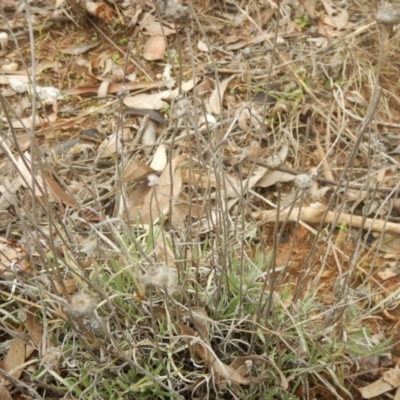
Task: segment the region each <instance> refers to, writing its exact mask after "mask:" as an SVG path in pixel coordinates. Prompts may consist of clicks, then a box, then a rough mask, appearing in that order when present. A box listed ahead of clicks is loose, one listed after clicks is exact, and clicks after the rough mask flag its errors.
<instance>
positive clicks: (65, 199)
mask: <svg viewBox="0 0 400 400" xmlns="http://www.w3.org/2000/svg"><path fill="white" fill-rule="evenodd" d="M43 177H44V179H45V181H46V183H47V187H48V188H49V189H50V193H51V194H52V195H53V197H54V198H55V199H56V200H57V201H59V202H60V203H62V204H66V205H68V206H70V207H72V208H76V207H77V206H78V205H77V203H76V201H75V199H74V198H73V197H71V196H70V195H69V194H68V193H67V192H66V191H65V190H64V188H63V187H62V186H61V185H60V184H59V183H58V182H57V181H56V180H55V179H54V177H53V175H52V173H51V172H50V171H48V170H46V171H43Z"/></svg>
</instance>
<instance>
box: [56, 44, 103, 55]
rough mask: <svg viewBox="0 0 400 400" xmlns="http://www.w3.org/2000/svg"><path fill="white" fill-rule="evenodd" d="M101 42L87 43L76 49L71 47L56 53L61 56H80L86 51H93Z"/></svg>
mask: <svg viewBox="0 0 400 400" xmlns="http://www.w3.org/2000/svg"><path fill="white" fill-rule="evenodd" d="M100 43H101V42H94V43H88V44H81V45H79V46H77V47H71V48H69V49H59V50H58V51H59V52H60V53H63V54H70V55H73V56H78V55H81V54H84V53H86V52H87V51H89V50H91V49H94V48H95V47H97V46H98V45H99V44H100Z"/></svg>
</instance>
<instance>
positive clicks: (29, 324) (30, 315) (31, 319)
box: [25, 307, 43, 348]
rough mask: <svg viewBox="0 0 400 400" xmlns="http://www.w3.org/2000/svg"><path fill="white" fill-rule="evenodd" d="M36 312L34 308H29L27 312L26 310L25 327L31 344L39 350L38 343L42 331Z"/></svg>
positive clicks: (40, 339)
mask: <svg viewBox="0 0 400 400" xmlns="http://www.w3.org/2000/svg"><path fill="white" fill-rule="evenodd" d="M36 311H37V309H36V308H35V307H29V308H28V310H26V321H25V326H26V329H27V330H28V333H29V336H30V337H31V340H32V343H33V344H34V346H35V347H36V348H39V346H40V342H41V341H42V336H43V329H42V324H41V323H40V321H39V319H38V318H37V316H36Z"/></svg>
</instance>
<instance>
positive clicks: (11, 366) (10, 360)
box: [3, 339, 26, 379]
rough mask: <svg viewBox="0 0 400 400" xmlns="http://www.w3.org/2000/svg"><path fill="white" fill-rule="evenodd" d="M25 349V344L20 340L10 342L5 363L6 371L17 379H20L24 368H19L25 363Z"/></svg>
mask: <svg viewBox="0 0 400 400" xmlns="http://www.w3.org/2000/svg"><path fill="white" fill-rule="evenodd" d="M25 347H26V346H25V343H23V342H21V341H20V340H18V339H12V340H10V348H9V350H8V353H7V356H6V359H5V360H4V362H3V369H4V371H6V372H8V373H9V374H10V375H12V376H13V377H14V378H17V379H19V377H20V376H21V374H22V371H23V370H22V368H18V367H19V366H20V365H22V364H24V363H25V357H26V355H25Z"/></svg>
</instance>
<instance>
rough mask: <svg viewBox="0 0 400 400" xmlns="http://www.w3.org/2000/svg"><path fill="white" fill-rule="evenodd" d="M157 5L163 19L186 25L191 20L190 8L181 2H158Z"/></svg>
mask: <svg viewBox="0 0 400 400" xmlns="http://www.w3.org/2000/svg"><path fill="white" fill-rule="evenodd" d="M155 4H156V7H157V9H158V11H159V13H160V14H161V16H162V17H165V18H168V19H172V20H173V21H174V22H175V23H185V22H187V21H188V19H189V16H190V11H189V7H188V6H186V5H184V4H181V3H180V1H179V0H156V1H155Z"/></svg>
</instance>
